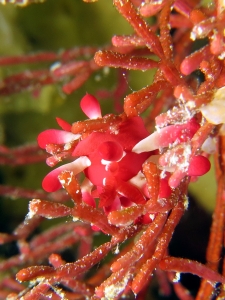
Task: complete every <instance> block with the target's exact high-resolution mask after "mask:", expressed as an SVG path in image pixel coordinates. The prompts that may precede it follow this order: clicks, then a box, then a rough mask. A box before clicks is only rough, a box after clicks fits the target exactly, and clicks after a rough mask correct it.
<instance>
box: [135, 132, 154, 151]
mask: <svg viewBox="0 0 225 300" xmlns="http://www.w3.org/2000/svg"><path fill="white" fill-rule="evenodd" d="M158 141H159V133H158V132H157V131H155V132H154V133H152V134H151V135H149V136H147V137H146V138H145V139H143V140H141V141H140V142H139V143H137V144H136V145H135V146H134V148H133V149H132V152H135V153H142V152H149V151H153V150H156V149H158V148H159V142H158Z"/></svg>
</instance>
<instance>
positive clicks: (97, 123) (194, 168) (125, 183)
mask: <svg viewBox="0 0 225 300" xmlns="http://www.w3.org/2000/svg"><path fill="white" fill-rule="evenodd" d="M80 106H81V109H82V111H83V112H84V113H85V114H86V115H87V116H88V117H89V118H90V119H89V120H87V121H80V122H76V123H74V124H73V125H72V126H71V125H70V124H68V123H67V122H66V121H64V120H62V119H59V118H57V122H58V124H59V126H60V127H61V128H62V130H56V129H49V130H46V131H44V132H42V133H41V134H40V135H39V136H38V143H39V146H40V147H41V148H43V149H46V151H47V152H48V153H50V154H51V155H52V156H51V157H49V158H48V159H47V164H48V165H50V166H54V165H55V164H56V163H58V162H60V161H61V160H63V159H69V160H70V161H71V160H72V162H69V163H67V164H64V165H62V166H60V167H58V168H56V169H54V170H53V171H51V172H50V173H49V174H48V175H47V176H46V177H45V178H44V180H43V188H44V189H45V190H46V191H48V192H54V191H56V190H58V189H60V188H61V187H62V185H61V183H60V181H59V179H58V176H59V175H60V174H61V173H62V172H63V171H71V172H72V173H73V175H78V174H79V173H82V172H83V174H84V175H85V179H84V180H83V182H82V183H81V192H82V196H83V201H84V202H85V203H87V204H89V205H92V206H96V202H95V198H98V199H99V203H98V207H99V208H103V209H104V210H105V212H107V213H108V212H110V211H114V210H120V209H121V208H123V207H129V206H133V205H138V204H144V203H145V202H146V201H147V200H148V199H149V197H150V195H149V194H148V192H147V191H146V190H147V189H146V188H145V185H146V181H145V178H144V175H143V172H142V165H143V164H144V162H145V161H153V162H155V163H156V164H157V165H158V168H159V169H160V170H161V171H160V172H161V179H160V180H161V185H160V190H159V197H164V195H165V194H166V195H168V191H169V194H170V193H171V192H172V189H173V188H174V187H176V185H177V184H178V183H179V182H175V183H174V181H171V180H170V177H171V176H170V173H171V172H174V170H177V169H180V171H181V173H182V176H183V177H184V176H186V175H188V176H201V175H203V174H205V173H206V172H207V171H208V170H209V169H210V163H209V161H208V159H207V158H206V157H204V156H202V155H194V156H193V155H191V149H190V141H191V138H192V137H193V136H194V134H195V133H196V132H197V130H198V129H199V127H200V125H199V124H198V122H197V121H196V120H195V118H194V117H192V118H190V120H188V121H185V123H183V124H174V125H169V126H166V127H164V128H162V129H158V130H157V131H155V132H154V133H152V134H150V135H149V132H148V131H147V129H146V128H145V125H144V122H143V120H142V118H141V117H140V116H135V117H127V116H126V115H125V114H121V115H119V116H115V115H106V116H103V117H102V115H101V109H100V105H99V102H98V101H97V99H96V98H95V97H94V96H92V95H89V94H87V95H85V96H84V97H83V98H82V100H81V103H80ZM162 149H168V151H169V152H168V151H167V152H166V151H164V152H163V154H161V153H162V152H161V151H162ZM173 149H175V150H174V151H172V150H173ZM171 151H172V152H171ZM166 153H169V155H168V154H167V155H166ZM171 153H172V154H171ZM181 179H182V178H181ZM165 183H166V184H165ZM164 190H165V191H164Z"/></svg>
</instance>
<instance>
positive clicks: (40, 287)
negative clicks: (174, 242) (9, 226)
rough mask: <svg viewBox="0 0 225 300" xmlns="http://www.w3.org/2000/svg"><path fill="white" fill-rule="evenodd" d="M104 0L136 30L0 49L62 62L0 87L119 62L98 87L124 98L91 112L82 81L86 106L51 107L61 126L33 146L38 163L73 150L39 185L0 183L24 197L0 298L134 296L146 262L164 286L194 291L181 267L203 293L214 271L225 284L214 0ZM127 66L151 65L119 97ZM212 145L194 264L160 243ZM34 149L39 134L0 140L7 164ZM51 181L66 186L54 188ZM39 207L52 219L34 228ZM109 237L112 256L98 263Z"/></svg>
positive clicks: (220, 32)
mask: <svg viewBox="0 0 225 300" xmlns="http://www.w3.org/2000/svg"><path fill="white" fill-rule="evenodd" d="M0 2H1V1H0ZM32 2H34V1H27V2H26V3H25V2H24V1H23V2H21V1H15V3H16V4H30V3H32ZM86 2H94V1H93V0H87V1H86ZM112 2H113V4H114V6H115V7H116V9H117V10H118V12H119V13H120V14H121V15H122V16H123V17H124V18H125V19H126V20H127V21H128V22H129V23H130V25H131V26H132V28H133V29H134V34H133V35H130V36H114V37H113V38H112V46H111V45H110V46H108V47H106V48H102V49H97V48H94V47H81V48H74V49H71V50H66V51H63V52H61V53H58V54H55V53H51V52H46V53H39V54H32V55H24V56H20V57H2V58H0V65H7V66H8V65H11V64H12V65H13V64H22V63H29V64H31V63H35V62H37V61H39V62H50V63H52V62H55V61H59V62H60V63H59V64H57V65H53V66H52V67H51V68H49V69H44V70H35V71H26V72H22V73H21V74H15V75H12V76H10V77H7V78H5V79H4V80H3V84H2V85H1V86H2V88H0V94H2V95H10V94H12V93H15V92H20V91H22V90H24V89H25V90H34V89H36V88H40V87H41V86H43V85H45V84H52V83H56V82H64V80H65V79H67V78H70V79H69V81H68V82H67V83H66V84H64V85H63V88H62V89H63V91H64V92H65V93H67V94H70V93H72V92H73V91H74V90H76V89H78V88H79V87H80V86H81V85H82V84H83V83H84V82H86V81H87V80H88V78H89V77H90V75H91V74H93V73H94V72H95V71H96V70H98V69H100V68H102V67H104V66H107V67H113V68H118V69H119V79H118V86H117V87H116V90H115V91H114V92H113V93H112V92H109V91H105V92H104V91H99V94H101V93H102V95H103V94H104V93H105V95H107V96H108V95H113V98H114V99H115V105H116V107H117V108H118V111H120V112H121V113H120V114H119V115H114V114H108V115H106V116H102V115H101V110H100V106H99V104H98V101H97V100H96V99H95V97H93V96H91V95H86V96H85V97H84V98H83V99H82V100H81V108H82V110H83V112H84V113H85V114H86V115H87V116H88V118H89V119H88V120H85V121H77V122H75V123H73V124H72V125H70V124H68V123H67V122H66V121H64V120H62V119H59V118H58V119H57V122H58V124H59V126H60V127H61V128H62V130H55V129H50V130H46V131H45V132H43V133H41V134H40V135H39V137H38V142H39V145H40V147H41V148H43V149H45V150H46V151H47V152H48V153H49V154H50V155H51V156H50V157H48V158H47V160H46V161H47V164H48V165H50V166H55V165H56V164H57V163H58V162H59V161H62V160H65V159H69V160H71V161H72V162H70V163H68V164H65V165H62V166H60V167H59V168H57V169H54V170H53V171H52V172H50V173H49V174H48V175H47V176H46V177H45V179H44V181H43V188H44V189H45V190H46V191H48V192H50V194H47V193H45V192H42V191H32V190H27V189H22V188H13V187H11V186H1V187H0V194H1V195H5V196H11V197H16V198H19V197H24V198H33V200H31V201H30V204H29V213H28V215H27V217H26V219H25V221H24V222H22V223H21V224H20V225H18V227H17V228H16V229H15V230H14V231H13V232H12V233H11V234H7V233H1V234H0V243H1V244H6V243H10V242H12V241H14V242H16V243H17V246H18V249H19V253H18V255H15V256H13V257H11V258H8V259H6V260H4V261H2V262H0V271H4V272H6V271H7V275H4V277H3V279H2V282H1V284H0V299H4V298H6V297H7V295H8V299H42V297H44V298H43V299H48V298H49V297H51V298H52V299H83V298H84V297H85V298H86V299H92V300H97V299H103V298H104V299H120V298H128V297H131V295H132V293H133V294H135V295H137V297H140V298H138V299H144V297H145V296H146V298H147V297H148V296H147V290H148V286H150V285H151V278H152V276H156V278H158V283H159V285H160V290H161V291H163V292H164V294H165V295H168V294H169V293H170V292H171V286H170V283H171V284H172V287H173V290H174V292H175V293H176V295H177V296H178V298H180V299H185V300H193V299H194V296H195V295H191V293H189V292H188V290H187V289H186V287H185V286H183V284H182V281H181V282H180V281H179V282H178V279H177V278H178V274H179V273H191V274H194V275H197V276H199V277H201V278H203V279H202V283H201V286H200V288H199V292H198V294H197V296H196V297H197V298H196V299H199V300H200V299H210V298H211V297H212V296H213V295H214V293H215V292H217V294H218V295H219V296H218V297H220V299H222V298H223V297H224V294H225V292H224V288H223V286H221V289H220V290H219V291H216V288H215V283H217V282H219V283H221V284H225V278H224V276H225V267H224V266H225V260H224V254H223V251H222V250H223V247H224V224H225V219H224V212H225V211H224V195H225V191H224V178H225V177H224V176H225V174H224V172H225V170H224V164H225V160H224V137H223V136H224V123H225V118H224V114H225V109H224V86H225V69H224V56H225V55H224V51H225V49H224V22H225V14H224V4H223V2H222V1H216V2H215V5H214V7H211V8H206V7H202V6H201V3H200V1H199V2H198V1H197V2H196V1H185V0H177V1H174V0H171V1H158V2H157V1H147V0H146V1H141V0H113V1H112ZM150 16H155V18H156V22H155V24H154V25H152V26H150V25H149V24H148V22H147V19H146V18H147V17H150ZM171 29H172V31H171ZM205 38H207V39H208V41H206V42H205V45H204V46H203V47H202V48H200V49H198V50H196V51H195V52H192V50H191V49H192V46H193V41H194V40H197V39H205ZM87 56H88V58H87ZM153 57H154V59H153ZM124 70H127V71H128V70H141V71H147V70H153V71H154V72H155V75H154V79H153V82H152V83H149V85H148V86H146V87H144V88H143V89H141V90H139V91H135V92H133V93H131V94H128V95H126V97H125V99H124V106H123V109H122V108H121V107H120V106H119V103H120V102H119V100H120V98H121V96H123V94H124V92H125V90H126V86H127V85H126V84H125V81H124V78H123V76H122V72H124ZM197 70H198V71H199V72H201V74H202V75H203V77H204V79H203V80H202V82H200V80H199V79H198V78H196V77H197V75H196V74H194V72H195V71H197ZM15 81H16V82H17V84H16V85H15ZM143 113H145V117H144V116H142V114H143ZM154 125H156V128H157V130H155V129H154ZM212 153H215V162H216V177H217V181H218V191H217V199H216V201H217V203H216V209H215V211H214V215H213V223H212V228H211V233H210V239H209V245H208V248H207V253H206V260H207V261H206V264H205V265H203V264H201V263H199V262H196V261H192V260H190V259H187V258H178V257H173V256H171V255H170V251H169V244H170V241H171V239H172V236H173V233H174V231H175V228H176V226H177V225H178V224H179V222H180V220H181V218H182V216H183V214H184V213H185V210H186V209H187V206H188V205H187V204H188V199H187V191H188V185H189V182H190V181H194V180H196V178H197V177H198V176H201V175H203V174H205V173H206V172H207V171H208V170H209V168H210V163H209V161H208V157H209V155H210V154H212ZM45 158H46V154H45V153H43V151H42V150H39V148H37V146H36V145H34V146H33V145H28V146H22V147H19V148H14V149H9V148H7V147H4V146H1V148H0V162H1V164H4V165H10V166H15V165H20V164H22V165H24V164H28V163H29V164H30V163H36V162H39V161H42V160H44V159H45ZM80 173H81V176H80ZM83 178H84V179H83ZM61 187H63V188H64V189H65V191H66V193H67V195H65V193H60V192H56V190H57V189H60V188H61ZM46 218H47V219H52V218H55V219H60V218H63V219H62V220H63V221H61V222H60V223H59V224H58V225H55V226H53V227H52V228H50V229H48V230H45V231H43V232H42V233H39V234H37V235H34V236H32V233H33V232H34V230H35V229H37V228H38V226H39V225H40V224H41V223H42V222H43V220H44V219H46ZM65 218H66V220H67V222H64V220H65ZM68 220H69V221H68ZM94 230H95V231H98V232H102V234H104V235H107V236H108V241H107V242H102V243H101V245H99V246H98V247H96V248H93V246H92V244H93V239H94ZM31 236H32V237H31ZM122 244H125V246H124V248H123V249H120V248H121V245H122ZM74 245H76V246H77V247H78V251H77V253H78V254H77V257H76V258H75V261H74V262H67V261H66V259H65V260H64V257H62V256H60V254H59V252H61V251H64V250H65V249H68V248H71V247H74ZM115 249H116V250H115ZM113 251H114V258H113V259H109V262H107V263H104V260H105V258H106V257H108V254H109V253H110V252H113ZM56 253H57V254H56ZM46 259H49V264H50V265H51V266H49V265H48V264H47V263H46V261H45V260H46ZM101 262H102V265H101V266H100V267H99V268H98V269H97V270H95V269H94V268H95V265H98V264H100V263H101ZM12 268H14V269H15V271H14V270H13V271H12V270H11V269H12ZM94 272H95V273H94ZM15 273H17V274H16V278H17V280H18V281H21V282H25V281H30V282H31V283H32V284H31V285H29V287H28V288H23V287H21V285H19V284H18V283H17V282H16V281H15V279H14V276H15ZM86 274H87V275H88V276H86ZM221 297H222V298H221Z"/></svg>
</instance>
